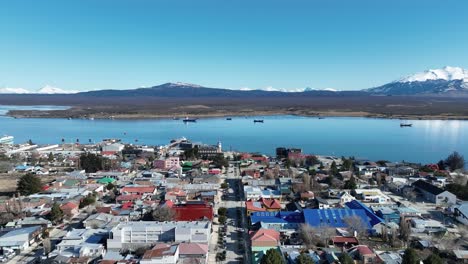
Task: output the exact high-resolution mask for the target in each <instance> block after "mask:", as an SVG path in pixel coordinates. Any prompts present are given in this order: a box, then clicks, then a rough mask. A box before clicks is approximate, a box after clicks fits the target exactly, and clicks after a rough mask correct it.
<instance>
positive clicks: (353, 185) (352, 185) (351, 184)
mask: <svg viewBox="0 0 468 264" xmlns="http://www.w3.org/2000/svg"><path fill="white" fill-rule="evenodd" d="M344 188H345V189H351V190H354V189H356V188H357V184H356V179H355V178H354V176H351V178H349V180H348V181H346V182H345V185H344Z"/></svg>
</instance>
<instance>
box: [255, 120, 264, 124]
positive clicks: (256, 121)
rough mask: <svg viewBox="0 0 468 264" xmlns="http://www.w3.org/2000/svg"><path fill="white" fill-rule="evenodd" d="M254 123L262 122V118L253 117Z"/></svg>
mask: <svg viewBox="0 0 468 264" xmlns="http://www.w3.org/2000/svg"><path fill="white" fill-rule="evenodd" d="M254 123H263V119H254Z"/></svg>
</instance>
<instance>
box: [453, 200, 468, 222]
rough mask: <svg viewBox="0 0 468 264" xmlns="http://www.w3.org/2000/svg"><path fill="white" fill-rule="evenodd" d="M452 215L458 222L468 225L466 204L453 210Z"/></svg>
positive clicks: (467, 204) (467, 206)
mask: <svg viewBox="0 0 468 264" xmlns="http://www.w3.org/2000/svg"><path fill="white" fill-rule="evenodd" d="M453 215H454V216H455V219H457V221H458V222H460V223H462V224H464V225H468V202H464V203H462V204H461V205H459V206H457V207H455V208H454V210H453Z"/></svg>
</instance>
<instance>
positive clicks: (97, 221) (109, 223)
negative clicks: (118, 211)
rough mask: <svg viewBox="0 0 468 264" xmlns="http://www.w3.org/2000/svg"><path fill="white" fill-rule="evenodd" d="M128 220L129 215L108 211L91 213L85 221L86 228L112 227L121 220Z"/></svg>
mask: <svg viewBox="0 0 468 264" xmlns="http://www.w3.org/2000/svg"><path fill="white" fill-rule="evenodd" d="M124 221H128V217H127V216H114V215H112V214H106V213H96V214H92V215H90V216H89V217H88V218H86V219H85V220H84V221H83V225H84V227H85V228H86V229H102V228H104V229H110V228H112V227H114V226H116V225H117V224H118V223H119V222H124Z"/></svg>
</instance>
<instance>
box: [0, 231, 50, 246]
mask: <svg viewBox="0 0 468 264" xmlns="http://www.w3.org/2000/svg"><path fill="white" fill-rule="evenodd" d="M41 230H42V229H41V227H40V226H31V227H25V228H14V229H8V228H5V229H2V230H0V249H2V250H5V249H12V250H20V251H22V250H25V249H27V248H29V246H31V245H32V244H33V243H34V242H35V241H37V238H38V236H39V235H40V234H41Z"/></svg>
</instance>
